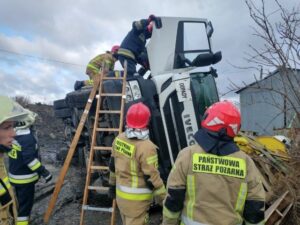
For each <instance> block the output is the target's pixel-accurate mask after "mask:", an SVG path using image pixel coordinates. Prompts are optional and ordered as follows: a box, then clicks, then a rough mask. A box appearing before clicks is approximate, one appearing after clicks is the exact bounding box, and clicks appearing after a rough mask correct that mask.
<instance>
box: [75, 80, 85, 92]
mask: <svg viewBox="0 0 300 225" xmlns="http://www.w3.org/2000/svg"><path fill="white" fill-rule="evenodd" d="M82 87H84V81H81V80H77V81H76V82H75V84H74V90H75V91H77V90H79V89H81V88H82Z"/></svg>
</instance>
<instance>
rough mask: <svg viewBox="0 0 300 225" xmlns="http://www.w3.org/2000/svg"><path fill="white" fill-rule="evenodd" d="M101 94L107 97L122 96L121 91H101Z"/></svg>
mask: <svg viewBox="0 0 300 225" xmlns="http://www.w3.org/2000/svg"><path fill="white" fill-rule="evenodd" d="M101 96H108V97H122V96H123V95H122V93H101Z"/></svg>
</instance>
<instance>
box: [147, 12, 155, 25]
mask: <svg viewBox="0 0 300 225" xmlns="http://www.w3.org/2000/svg"><path fill="white" fill-rule="evenodd" d="M155 19H156V16H154V15H153V14H151V15H150V16H149V17H148V23H150V22H151V21H154V20H155Z"/></svg>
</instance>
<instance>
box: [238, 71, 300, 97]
mask: <svg viewBox="0 0 300 225" xmlns="http://www.w3.org/2000/svg"><path fill="white" fill-rule="evenodd" d="M292 70H297V71H298V72H299V71H300V69H292ZM278 72H279V70H278V69H276V70H274V71H273V72H272V73H270V74H269V75H268V76H266V77H264V78H263V79H261V80H258V81H254V82H252V83H250V84H248V85H246V86H245V87H242V88H241V89H239V90H237V91H236V92H235V93H236V94H239V93H240V92H242V91H244V90H245V89H247V88H248V87H251V86H253V85H255V84H258V83H260V82H261V81H263V80H267V79H268V78H270V77H272V76H273V75H275V74H276V73H278Z"/></svg>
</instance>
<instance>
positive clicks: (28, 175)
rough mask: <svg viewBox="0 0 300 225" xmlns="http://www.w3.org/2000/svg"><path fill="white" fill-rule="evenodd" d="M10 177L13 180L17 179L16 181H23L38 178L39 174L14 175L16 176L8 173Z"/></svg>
mask: <svg viewBox="0 0 300 225" xmlns="http://www.w3.org/2000/svg"><path fill="white" fill-rule="evenodd" d="M8 176H9V177H11V178H13V179H16V180H23V179H28V178H33V177H35V176H38V174H37V173H32V174H26V175H14V174H11V173H8Z"/></svg>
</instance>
